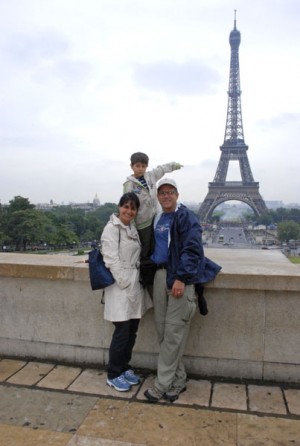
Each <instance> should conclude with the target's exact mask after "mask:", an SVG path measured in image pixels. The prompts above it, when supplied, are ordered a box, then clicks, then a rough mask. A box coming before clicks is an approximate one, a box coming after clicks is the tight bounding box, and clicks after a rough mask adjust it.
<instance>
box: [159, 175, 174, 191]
mask: <svg viewBox="0 0 300 446" xmlns="http://www.w3.org/2000/svg"><path fill="white" fill-rule="evenodd" d="M165 184H169V186H173V187H175V189H176V190H177V184H176V182H175V181H174V180H172V178H163V179H162V180H160V182H159V183H158V186H157V190H158V189H159V188H160V187H161V186H164V185H165Z"/></svg>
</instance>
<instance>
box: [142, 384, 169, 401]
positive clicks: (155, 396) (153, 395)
mask: <svg viewBox="0 0 300 446" xmlns="http://www.w3.org/2000/svg"><path fill="white" fill-rule="evenodd" d="M144 395H145V397H146V398H147V399H148V400H149V401H150V402H151V403H157V401H159V400H160V399H161V398H162V397H163V396H164V392H161V391H160V390H159V389H158V388H157V387H155V386H152V387H149V389H147V390H146V391H145V392H144Z"/></svg>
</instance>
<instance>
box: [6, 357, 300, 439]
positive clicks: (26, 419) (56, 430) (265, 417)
mask: <svg viewBox="0 0 300 446" xmlns="http://www.w3.org/2000/svg"><path fill="white" fill-rule="evenodd" d="M153 379H154V377H153V376H152V375H148V374H145V376H143V377H142V383H141V385H139V386H135V387H133V388H132V390H131V391H130V392H123V393H122V392H116V391H115V390H113V389H112V388H110V387H108V386H107V385H106V373H105V371H104V370H95V369H81V368H79V367H66V366H63V365H57V364H50V363H47V364H46V363H41V362H27V361H20V360H15V359H5V358H4V359H2V360H0V446H21V445H22V446H42V445H43V446H44V445H53V446H130V445H136V446H146V445H147V446H154V445H155V446H157V445H172V446H190V445H191V446H198V445H203V446H210V445H213V446H218V445H226V446H227V445H228V446H229V445H230V446H233V445H235V446H260V445H262V446H269V445H270V446H271V445H284V446H285V445H289V446H291V445H292V446H294V445H299V446H300V387H299V386H292V385H290V386H288V385H286V384H285V385H283V384H282V385H281V384H278V383H268V385H266V384H263V385H262V384H260V383H253V382H245V383H240V382H225V381H220V380H219V381H217V382H216V381H214V380H209V379H190V380H189V382H188V388H187V391H186V392H184V393H183V394H181V395H180V398H179V399H178V400H177V401H175V402H174V403H173V404H170V403H167V402H163V401H162V402H161V403H158V404H150V403H148V402H147V401H146V399H145V397H144V394H143V393H144V390H145V389H146V388H147V387H149V385H151V383H152V381H153Z"/></svg>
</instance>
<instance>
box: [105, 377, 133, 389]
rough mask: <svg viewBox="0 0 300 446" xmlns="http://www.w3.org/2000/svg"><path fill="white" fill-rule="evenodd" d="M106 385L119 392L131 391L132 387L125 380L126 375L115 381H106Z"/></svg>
mask: <svg viewBox="0 0 300 446" xmlns="http://www.w3.org/2000/svg"><path fill="white" fill-rule="evenodd" d="M106 383H107V384H108V385H109V386H110V387H113V388H114V389H116V390H118V391H119V392H127V391H128V390H130V389H131V385H130V384H129V382H128V381H127V380H126V379H125V378H124V375H120V376H118V377H117V378H114V379H108V378H107V380H106Z"/></svg>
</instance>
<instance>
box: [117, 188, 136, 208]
mask: <svg viewBox="0 0 300 446" xmlns="http://www.w3.org/2000/svg"><path fill="white" fill-rule="evenodd" d="M127 203H130V204H131V205H132V207H133V208H134V209H136V210H138V209H139V207H140V200H139V197H138V196H137V195H135V194H134V193H133V192H127V193H126V194H124V195H122V197H121V198H120V201H119V204H118V206H124V204H127Z"/></svg>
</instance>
